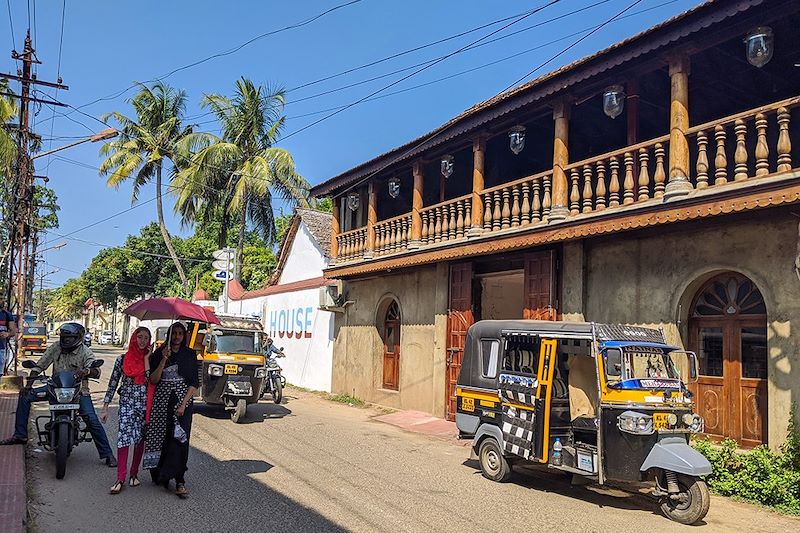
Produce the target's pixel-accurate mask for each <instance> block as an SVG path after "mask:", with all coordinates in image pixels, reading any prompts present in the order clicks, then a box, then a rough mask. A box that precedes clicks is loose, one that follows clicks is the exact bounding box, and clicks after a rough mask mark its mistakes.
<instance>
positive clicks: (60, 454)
mask: <svg viewBox="0 0 800 533" xmlns="http://www.w3.org/2000/svg"><path fill="white" fill-rule="evenodd" d="M71 429H72V428H70V424H69V422H61V423H60V424H59V425H58V436H57V437H56V479H64V474H66V473H67V457H69V434H70V430H71Z"/></svg>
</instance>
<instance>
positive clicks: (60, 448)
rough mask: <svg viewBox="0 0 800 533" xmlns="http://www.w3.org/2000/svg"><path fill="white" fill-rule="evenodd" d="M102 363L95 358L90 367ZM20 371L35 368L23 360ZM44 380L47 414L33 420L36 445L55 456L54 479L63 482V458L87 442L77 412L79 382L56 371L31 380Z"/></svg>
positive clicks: (86, 433) (95, 366)
mask: <svg viewBox="0 0 800 533" xmlns="http://www.w3.org/2000/svg"><path fill="white" fill-rule="evenodd" d="M102 365H103V360H101V359H96V360H95V361H93V362H92V364H91V366H90V368H99V367H100V366H102ZM22 366H23V367H24V368H28V369H31V368H35V367H36V363H34V362H33V361H23V362H22ZM28 379H29V380H30V381H31V382H33V381H44V382H45V385H46V386H47V392H46V393H45V394H46V395H47V401H48V403H49V404H50V405H49V409H50V414H49V415H42V416H37V417H36V432H37V434H38V435H39V446H41V447H43V448H44V449H45V450H48V451H52V452H55V454H56V479H63V478H64V474H65V473H66V471H67V457H69V454H70V453H71V452H72V448H74V447H75V446H77V445H78V444H79V443H81V442H91V440H92V438H91V436H89V427H88V425H87V423H86V420H85V419H84V417H83V416H81V415H80V414H79V412H80V395H81V381H80V380H79V379H76V376H75V374H74V373H72V372H57V373H54V374H53V376H52V377H47V376H46V375H45V374H44V373H42V374H39V375H38V376H35V377H33V378H28Z"/></svg>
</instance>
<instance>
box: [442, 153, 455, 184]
mask: <svg viewBox="0 0 800 533" xmlns="http://www.w3.org/2000/svg"><path fill="white" fill-rule="evenodd" d="M454 161H455V160H454V159H453V156H452V155H450V154H448V155H446V156H444V157H442V169H441V170H442V176H444V178H445V179H447V178H449V177H450V176H452V175H453V166H454V164H455V163H454Z"/></svg>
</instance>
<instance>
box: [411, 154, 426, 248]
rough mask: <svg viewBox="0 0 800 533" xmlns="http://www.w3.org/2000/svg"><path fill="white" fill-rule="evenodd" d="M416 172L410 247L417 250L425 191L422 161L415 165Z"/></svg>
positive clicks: (412, 201) (412, 198)
mask: <svg viewBox="0 0 800 533" xmlns="http://www.w3.org/2000/svg"><path fill="white" fill-rule="evenodd" d="M413 173H414V190H413V192H412V197H411V238H410V239H409V241H408V249H409V250H416V249H417V248H419V245H420V241H421V240H422V216H421V215H420V211H421V210H422V193H423V186H424V185H423V175H422V163H421V162H419V161H417V162H416V163H414V167H413Z"/></svg>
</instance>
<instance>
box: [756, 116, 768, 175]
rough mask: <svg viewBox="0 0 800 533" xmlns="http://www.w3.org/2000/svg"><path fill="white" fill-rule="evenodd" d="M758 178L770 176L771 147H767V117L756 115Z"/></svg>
mask: <svg viewBox="0 0 800 533" xmlns="http://www.w3.org/2000/svg"><path fill="white" fill-rule="evenodd" d="M756 132H757V135H756V153H755V156H756V176H765V175H767V174H769V146H768V145H767V116H766V115H765V114H764V113H759V114H757V115H756Z"/></svg>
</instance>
